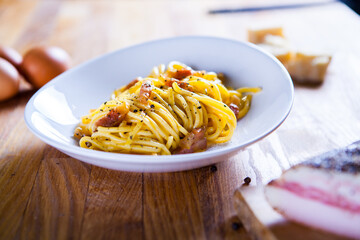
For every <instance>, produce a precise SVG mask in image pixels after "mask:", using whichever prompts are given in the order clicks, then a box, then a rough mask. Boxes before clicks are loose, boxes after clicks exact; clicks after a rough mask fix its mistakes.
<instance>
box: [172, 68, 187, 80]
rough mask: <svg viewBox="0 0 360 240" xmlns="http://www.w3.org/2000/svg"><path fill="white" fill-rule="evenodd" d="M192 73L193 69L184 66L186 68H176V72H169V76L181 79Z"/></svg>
mask: <svg viewBox="0 0 360 240" xmlns="http://www.w3.org/2000/svg"><path fill="white" fill-rule="evenodd" d="M191 74H192V71H191V70H190V69H186V68H184V69H179V70H176V71H175V72H169V73H168V77H170V78H176V79H178V80H181V79H183V78H186V77H188V76H190V75H191Z"/></svg>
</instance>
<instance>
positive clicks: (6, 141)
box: [0, 0, 360, 239]
mask: <svg viewBox="0 0 360 240" xmlns="http://www.w3.org/2000/svg"><path fill="white" fill-rule="evenodd" d="M289 2H290V3H292V2H294V1H291V0H281V1H275V0H274V1H260V0H244V1H233V0H229V1H228V0H225V1H220V0H218V1H200V0H199V1H175V0H174V1H166V0H158V1H145V0H138V1H130V0H118V1H115V0H114V1H110V0H105V1H85V0H77V1H76V0H73V1H60V0H59V1H57V0H49V1H48V0H42V1H41V0H34V1H32V0H0V44H1V45H6V46H11V47H14V48H15V49H17V50H18V51H19V52H21V53H24V52H25V51H26V50H28V49H29V48H31V47H33V46H38V45H56V46H59V47H62V48H64V49H65V50H66V51H68V52H69V53H70V55H71V56H72V60H73V66H76V65H78V64H80V63H82V62H84V61H86V60H89V59H91V58H93V57H96V56H99V55H101V54H104V53H107V52H110V51H113V50H116V49H119V48H122V47H126V46H130V45H133V44H136V43H141V42H145V41H148V40H153V39H159V38H164V37H172V36H180V35H195V34H196V35H211V36H219V37H226V38H231V39H237V40H246V30H247V29H248V28H249V27H251V26H254V25H257V26H271V25H277V26H279V25H281V26H283V27H284V29H285V34H286V35H287V37H288V39H289V40H290V41H291V42H292V43H293V44H294V46H296V47H299V48H309V49H313V50H316V51H319V50H320V51H327V52H330V53H331V54H332V55H333V61H332V63H331V65H330V67H329V71H328V74H327V77H326V80H325V82H324V84H323V85H321V86H319V87H316V88H314V87H311V88H310V87H307V86H295V101H294V105H293V109H292V112H291V113H290V115H289V117H288V119H287V120H286V121H285V123H284V124H283V125H282V126H281V127H280V128H278V129H277V131H275V132H274V133H272V134H271V135H269V136H268V137H266V138H265V139H263V140H261V141H259V142H257V143H256V144H254V145H252V146H250V147H248V148H247V149H245V150H244V151H241V152H239V153H238V154H237V155H235V156H233V157H231V158H230V159H226V160H224V161H223V162H221V163H219V164H216V165H214V166H208V167H204V168H200V169H195V170H192V171H184V172H175V173H161V174H155V173H127V172H120V171H112V170H107V169H102V168H99V167H96V166H91V165H88V164H85V163H82V162H80V161H78V160H76V159H73V158H71V157H68V156H67V155H65V154H63V153H61V152H59V151H57V150H56V149H54V148H52V147H50V146H48V145H46V144H45V143H43V142H42V141H40V140H39V139H38V138H36V137H35V136H34V135H33V134H32V133H31V132H30V131H29V130H28V129H27V127H26V125H25V122H24V120H23V112H24V108H25V105H26V103H27V101H28V100H29V98H30V97H31V96H32V94H34V92H35V90H33V89H31V87H30V86H29V85H28V84H26V83H25V82H22V85H21V92H20V93H19V94H18V95H17V96H16V97H14V98H12V99H10V100H8V101H5V102H1V103H0V126H1V127H0V239H250V235H248V234H247V232H246V230H245V228H244V227H243V226H244V225H243V224H242V223H241V221H240V218H239V216H240V217H241V214H242V212H241V210H240V211H236V210H235V208H234V206H233V194H234V192H235V190H236V189H237V188H238V187H240V186H241V185H242V183H243V179H244V178H245V177H247V176H249V177H251V179H252V182H251V185H253V186H257V185H262V184H265V183H267V182H268V181H270V180H271V179H273V178H276V177H278V176H279V175H280V174H281V172H282V171H283V170H284V169H287V168H289V167H290V166H292V165H294V164H296V163H299V162H301V161H303V160H305V159H306V158H308V157H310V156H314V155H316V154H319V153H321V152H324V151H327V150H330V149H332V148H335V147H340V146H345V145H347V144H349V143H351V142H353V141H355V140H357V139H359V138H360V97H359V96H360V95H359V92H360V81H359V79H360V67H359V66H360V44H359V42H360V21H359V17H358V16H357V15H356V14H355V13H353V12H352V11H351V10H350V9H348V8H347V7H346V6H345V5H343V4H341V3H333V4H327V5H324V6H321V7H312V8H302V9H289V10H281V11H280V10H279V11H269V12H256V13H243V14H224V15H210V14H208V11H209V10H213V9H218V8H229V7H241V6H253V5H256V6H260V5H262V4H266V5H270V4H272V3H289ZM302 2H304V1H302ZM239 57H241V56H239ZM0 87H1V86H0ZM69 87H70V86H69ZM248 230H249V229H248Z"/></svg>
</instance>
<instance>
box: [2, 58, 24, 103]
mask: <svg viewBox="0 0 360 240" xmlns="http://www.w3.org/2000/svg"><path fill="white" fill-rule="evenodd" d="M19 82H20V76H19V73H18V71H17V70H16V68H15V67H14V66H13V65H11V63H9V62H8V61H6V60H5V59H3V58H0V101H3V100H6V99H9V98H11V97H13V96H14V95H15V94H17V93H18V92H19Z"/></svg>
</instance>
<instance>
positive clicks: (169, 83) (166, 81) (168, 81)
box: [165, 78, 193, 91]
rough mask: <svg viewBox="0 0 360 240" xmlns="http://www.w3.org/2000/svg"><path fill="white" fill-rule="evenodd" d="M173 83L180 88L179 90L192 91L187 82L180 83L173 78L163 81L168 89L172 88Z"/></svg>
mask: <svg viewBox="0 0 360 240" xmlns="http://www.w3.org/2000/svg"><path fill="white" fill-rule="evenodd" d="M174 82H176V83H177V85H179V87H181V88H183V89H185V90H188V91H193V88H192V86H191V85H190V84H189V83H188V82H184V81H180V80H177V79H175V78H167V79H165V85H166V86H168V87H172V84H173V83H174Z"/></svg>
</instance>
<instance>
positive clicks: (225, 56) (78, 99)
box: [25, 37, 294, 172]
mask: <svg viewBox="0 0 360 240" xmlns="http://www.w3.org/2000/svg"><path fill="white" fill-rule="evenodd" d="M173 60H177V61H180V62H183V63H185V64H187V65H190V66H192V67H193V68H194V69H199V70H208V71H214V72H223V73H225V74H226V76H227V77H228V78H229V79H230V81H229V83H228V85H229V86H232V87H241V86H250V87H256V86H261V87H262V88H263V90H262V92H260V93H258V94H256V95H255V96H254V97H253V101H252V106H251V109H250V111H249V113H248V114H247V115H246V116H245V118H243V119H241V120H240V121H239V122H238V126H237V129H236V130H235V133H234V135H233V137H232V140H231V141H230V142H228V143H225V144H221V145H218V146H216V147H213V148H211V149H208V150H207V151H205V152H201V153H192V154H182V155H172V156H142V155H131V154H119V153H109V152H101V151H94V150H88V149H83V148H80V147H79V146H78V142H77V141H76V140H75V139H74V138H73V132H74V129H75V127H76V126H77V124H78V123H79V121H80V117H81V116H83V115H85V114H87V113H88V111H89V109H93V108H97V107H98V106H99V105H100V104H101V103H103V102H104V101H106V100H108V99H109V97H110V94H111V93H112V91H113V90H115V89H116V88H118V87H120V86H122V85H124V84H127V83H128V82H129V81H131V80H132V79H134V78H136V77H138V76H147V75H148V74H149V73H150V71H151V69H152V67H154V66H156V65H159V64H161V63H164V64H167V63H168V62H170V61H173ZM293 92H294V90H293V84H292V81H291V78H290V76H289V74H288V73H287V71H286V69H285V68H284V67H283V66H282V65H281V64H280V62H279V61H278V60H276V59H275V58H274V57H272V56H270V55H269V54H267V53H265V52H263V51H262V50H260V49H259V48H257V47H256V46H254V45H252V44H249V43H244V42H238V41H233V40H228V39H222V38H216V37H177V38H170V39H163V40H158V41H153V42H147V43H144V44H140V45H136V46H132V47H129V48H125V49H120V50H118V51H115V52H113V53H110V54H106V55H104V56H101V57H98V58H96V59H94V60H91V61H88V62H86V63H84V64H82V65H80V66H78V67H75V68H73V69H71V70H69V71H67V72H65V73H63V74H61V75H60V76H58V77H56V78H55V79H53V80H52V81H50V82H49V83H48V84H46V85H45V86H44V87H42V88H41V89H40V90H39V91H38V92H37V93H36V94H35V95H34V96H33V97H32V98H31V99H30V100H29V102H28V104H27V106H26V109H25V121H26V124H27V126H28V127H29V129H30V130H31V131H32V132H33V133H34V134H35V135H36V136H38V137H39V138H40V139H41V140H43V141H44V142H46V143H47V144H49V145H51V146H53V147H55V148H57V149H58V150H60V151H62V152H64V153H66V154H68V155H70V156H72V157H74V158H77V159H79V160H81V161H84V162H87V163H90V164H94V165H97V166H101V167H105V168H110V169H116V170H123V171H135V172H166V171H180V170H186V169H192V168H197V167H202V166H206V165H210V164H213V163H216V162H219V161H222V160H225V159H227V156H228V155H231V154H233V153H235V152H236V151H238V150H240V149H242V148H244V147H246V146H248V145H250V144H251V143H254V142H256V141H258V140H260V139H261V138H263V137H265V136H266V135H268V134H269V133H271V132H272V131H274V130H275V129H276V128H277V127H278V126H279V125H280V124H281V123H282V122H283V121H284V120H285V118H286V117H287V115H288V114H289V112H290V109H291V106H292V102H293Z"/></svg>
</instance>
